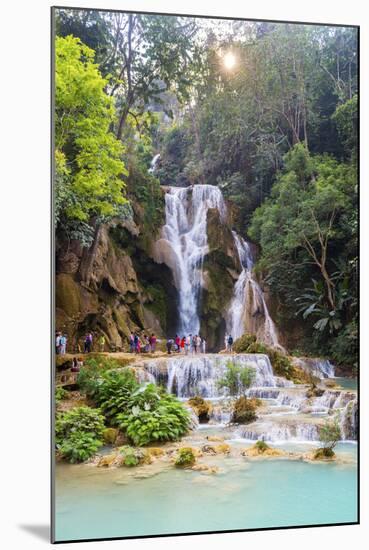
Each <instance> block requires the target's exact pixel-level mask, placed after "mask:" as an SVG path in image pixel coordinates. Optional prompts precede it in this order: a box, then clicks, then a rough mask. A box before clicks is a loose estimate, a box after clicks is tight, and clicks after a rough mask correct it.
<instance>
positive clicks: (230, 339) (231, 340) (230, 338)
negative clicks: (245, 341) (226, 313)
mask: <svg viewBox="0 0 369 550" xmlns="http://www.w3.org/2000/svg"><path fill="white" fill-rule="evenodd" d="M228 351H230V352H231V353H233V338H232V335H231V334H230V335H229V336H228Z"/></svg>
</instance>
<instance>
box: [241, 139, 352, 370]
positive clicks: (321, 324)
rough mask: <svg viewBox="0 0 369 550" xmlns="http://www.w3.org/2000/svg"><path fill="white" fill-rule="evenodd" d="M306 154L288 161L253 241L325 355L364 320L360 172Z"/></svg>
mask: <svg viewBox="0 0 369 550" xmlns="http://www.w3.org/2000/svg"><path fill="white" fill-rule="evenodd" d="M302 153H303V152H302V149H301V146H298V147H295V148H294V149H293V150H292V151H290V153H289V155H288V156H287V157H286V158H285V161H286V168H285V170H284V172H283V173H281V174H279V176H278V179H277V182H276V183H275V185H274V186H273V190H272V194H271V197H270V198H269V199H267V200H266V201H265V202H264V203H263V205H262V206H261V207H260V208H258V209H257V210H256V211H255V213H254V215H253V219H252V224H251V227H250V235H251V236H252V238H254V239H255V240H256V241H258V242H259V243H260V245H261V247H262V258H261V260H260V264H261V265H262V267H263V270H264V271H266V272H267V282H268V284H269V286H270V288H271V290H272V292H273V293H274V294H275V295H276V296H277V297H278V299H279V300H280V301H282V302H283V303H284V304H285V310H286V312H287V313H286V315H287V317H288V315H291V318H293V317H294V316H299V315H301V317H302V319H303V320H304V321H305V327H306V328H305V330H306V331H307V333H308V334H309V331H310V333H311V334H312V335H313V338H314V340H315V342H316V344H317V346H316V347H317V349H319V348H320V349H322V348H323V349H324V348H325V349H326V347H327V343H328V347H330V345H332V341H333V340H334V339H335V337H336V336H337V335H338V333H339V332H341V331H342V328H344V327H345V325H347V324H348V323H351V322H352V321H354V320H355V319H356V315H357V228H356V209H357V182H356V173H355V169H354V167H353V166H352V165H348V164H344V163H339V162H337V161H336V160H334V159H333V158H331V157H328V156H311V155H307V154H305V156H304V155H303V154H302ZM311 281H313V288H312V287H311ZM345 345H347V346H349V342H348V341H346V342H345V344H343V345H342V348H344V347H345ZM347 355H348V353H345V352H343V354H342V358H343V356H345V357H347ZM342 358H341V360H342ZM354 359H355V358H354V357H351V361H350V362H352V361H353V360H354Z"/></svg>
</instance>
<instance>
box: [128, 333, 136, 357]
mask: <svg viewBox="0 0 369 550" xmlns="http://www.w3.org/2000/svg"><path fill="white" fill-rule="evenodd" d="M129 351H130V353H133V352H134V351H135V335H134V333H133V332H131V334H130V336H129Z"/></svg>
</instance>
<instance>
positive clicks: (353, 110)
mask: <svg viewBox="0 0 369 550" xmlns="http://www.w3.org/2000/svg"><path fill="white" fill-rule="evenodd" d="M332 119H333V121H334V122H335V123H336V125H337V128H338V132H339V135H340V137H341V139H342V140H343V144H344V147H345V152H346V155H347V156H348V158H351V159H353V160H356V159H357V149H358V141H357V138H358V97H357V95H355V96H354V97H353V98H352V99H349V100H348V101H346V102H345V103H343V104H342V105H339V106H338V107H337V109H336V110H335V112H334V114H333V115H332Z"/></svg>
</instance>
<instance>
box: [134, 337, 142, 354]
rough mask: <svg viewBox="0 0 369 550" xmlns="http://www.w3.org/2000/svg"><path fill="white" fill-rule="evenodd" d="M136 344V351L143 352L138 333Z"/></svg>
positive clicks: (135, 338)
mask: <svg viewBox="0 0 369 550" xmlns="http://www.w3.org/2000/svg"><path fill="white" fill-rule="evenodd" d="M134 344H135V353H140V352H141V342H140V338H139V337H138V334H136V333H134Z"/></svg>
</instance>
